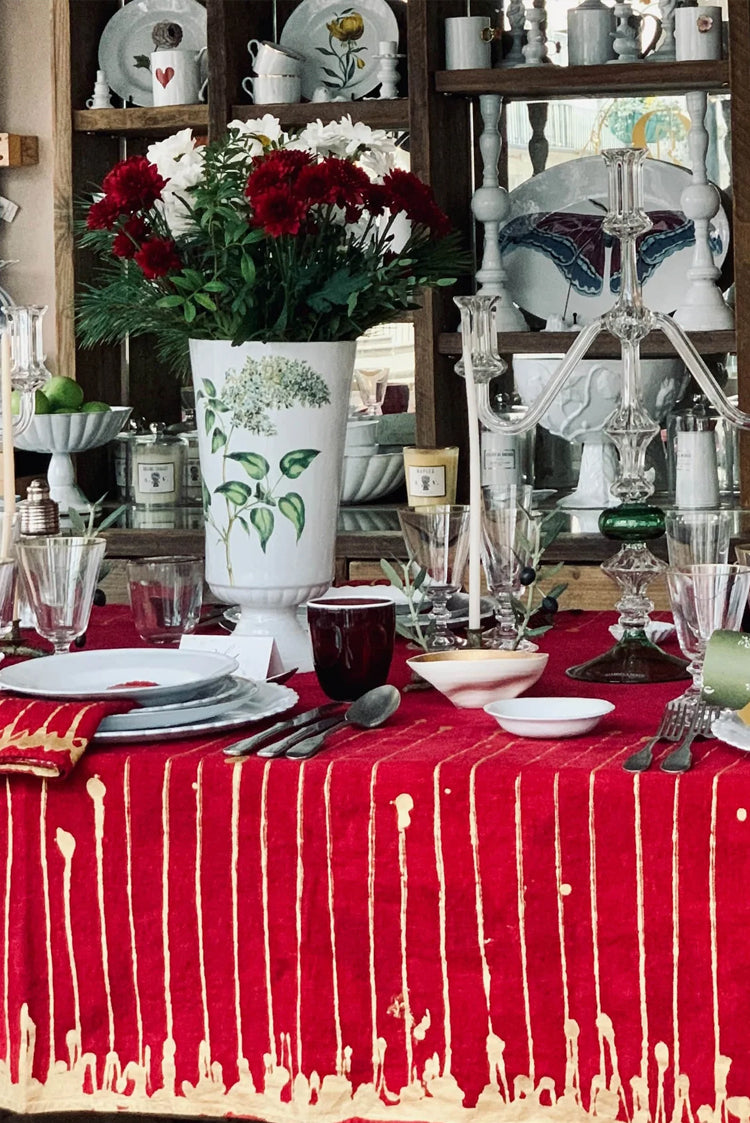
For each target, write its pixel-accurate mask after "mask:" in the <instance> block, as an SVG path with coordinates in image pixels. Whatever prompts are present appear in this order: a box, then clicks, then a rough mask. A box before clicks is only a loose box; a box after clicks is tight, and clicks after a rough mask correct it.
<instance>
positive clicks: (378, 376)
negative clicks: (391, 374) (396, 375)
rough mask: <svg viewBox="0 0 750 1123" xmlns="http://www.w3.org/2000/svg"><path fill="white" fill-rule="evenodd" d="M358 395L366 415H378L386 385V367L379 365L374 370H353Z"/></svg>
mask: <svg viewBox="0 0 750 1123" xmlns="http://www.w3.org/2000/svg"><path fill="white" fill-rule="evenodd" d="M354 378H355V380H356V382H357V389H358V390H359V396H360V397H361V399H362V404H363V405H364V407H365V408H364V411H363V412H364V413H365V415H366V416H367V417H380V416H381V414H382V412H383V399H384V398H385V391H386V387H387V386H388V367H379V368H377V369H375V370H360V369H357V370H355V371H354Z"/></svg>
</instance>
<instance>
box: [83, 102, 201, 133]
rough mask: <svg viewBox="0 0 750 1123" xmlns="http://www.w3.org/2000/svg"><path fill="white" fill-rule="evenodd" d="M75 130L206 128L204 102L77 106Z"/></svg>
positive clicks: (97, 131)
mask: <svg viewBox="0 0 750 1123" xmlns="http://www.w3.org/2000/svg"><path fill="white" fill-rule="evenodd" d="M73 129H74V130H75V132H77V133H106V134H109V135H110V136H169V134H170V133H175V132H177V131H178V130H179V129H198V130H203V132H205V131H206V130H207V129H208V106H207V105H202V104H201V105H168V106H138V107H136V108H134V109H76V110H74V111H73Z"/></svg>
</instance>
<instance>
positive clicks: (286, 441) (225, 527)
mask: <svg viewBox="0 0 750 1123" xmlns="http://www.w3.org/2000/svg"><path fill="white" fill-rule="evenodd" d="M354 352H355V344H354V343H353V342H352V343H349V342H345V343H244V344H241V345H239V346H237V347H233V346H232V344H231V343H230V342H228V341H223V340H203V339H200V340H191V341H190V361H191V367H192V373H193V385H194V387H195V398H196V415H197V418H196V420H197V429H198V451H199V455H200V465H201V474H202V477H203V508H204V516H205V534H206V547H205V549H206V580H207V582H208V584H209V586H210V588H211V590H212V592H213V593H214V595H215V596H216V597H218V599H219V600H220V601H223V602H225V603H227V604H237V605H239V606H240V618H239V622H238V624H237V627H236V629H235V634H237V635H260V636H273V638H274V639H275V640H276V644H277V646H278V648H279V653H280V655H281V658H282V660H283V663H284V665H285V666H295V667H299V668H300V669H301V670H311V669H312V654H311V650H310V643H309V637H308V635H307V632H306V631H305V629H304V628H303V627H302V625H301V623H300V622H299V620H298V618H297V609H298V607H299V605H301V604H304V603H305V602H306V601H307V600H309V599H311V598H312V597H317V596H320V595H321V594H322V593H324V592H325V591H326V589H328V588H329V586H330V585H331V583H332V581H333V577H334V567H335V547H336V523H337V514H338V499H339V492H340V488H341V470H342V460H343V455H344V440H345V435H346V421H347V412H348V406H349V393H350V388H351V382H352V374H353V371H354Z"/></svg>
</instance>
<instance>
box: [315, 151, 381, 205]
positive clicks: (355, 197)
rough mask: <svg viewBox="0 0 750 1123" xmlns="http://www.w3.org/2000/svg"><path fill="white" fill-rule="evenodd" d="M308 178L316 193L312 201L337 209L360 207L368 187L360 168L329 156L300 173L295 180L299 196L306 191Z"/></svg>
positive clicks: (365, 177) (366, 179) (365, 176)
mask: <svg viewBox="0 0 750 1123" xmlns="http://www.w3.org/2000/svg"><path fill="white" fill-rule="evenodd" d="M313 173H315V174H314V176H313ZM308 177H309V179H310V183H311V186H314V187H315V189H316V191H317V193H318V198H317V199H316V200H314V201H316V202H322V203H333V204H335V205H336V206H337V207H361V205H362V201H363V199H364V197H365V194H366V192H367V190H368V189H369V187H370V179H369V177H368V176H367V175H366V174H365V172H363V171H362V169H361V168H357V167H355V165H354V164H351V163H350V162H349V161H348V160H340V159H339V158H338V157H336V156H329V157H328V158H327V159H325V160H323V161H322V162H321V163H320V164H318V165H316V166H315V167H314V168H309V169H305V170H304V171H302V172H300V174H299V178H298V180H297V189H298V191H299V192H300V194H303V193H305V192H306V190H307V180H308ZM311 201H313V200H311Z"/></svg>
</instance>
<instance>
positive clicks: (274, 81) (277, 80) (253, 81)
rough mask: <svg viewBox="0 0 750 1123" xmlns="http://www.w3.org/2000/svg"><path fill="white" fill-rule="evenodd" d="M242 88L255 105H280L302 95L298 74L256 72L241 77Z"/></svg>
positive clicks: (297, 98)
mask: <svg viewBox="0 0 750 1123" xmlns="http://www.w3.org/2000/svg"><path fill="white" fill-rule="evenodd" d="M242 88H243V90H244V91H245V93H246V94H247V96H248V97H249V98H250V99H251V101H254V102H255V104H256V105H280V104H282V103H284V102H286V103H289V102H294V101H299V100H300V97H301V96H302V90H301V80H300V76H299V74H256V75H255V76H254V77H252V78H243V79H242Z"/></svg>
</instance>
